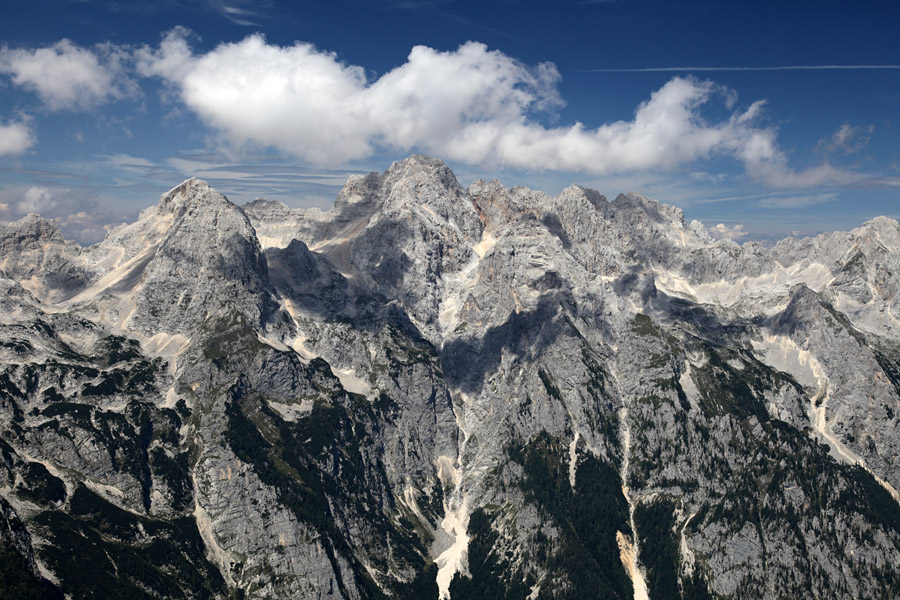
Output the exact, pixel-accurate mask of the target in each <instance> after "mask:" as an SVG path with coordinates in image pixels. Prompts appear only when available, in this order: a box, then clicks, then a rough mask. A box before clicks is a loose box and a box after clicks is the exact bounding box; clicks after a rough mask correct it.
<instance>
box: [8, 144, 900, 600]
mask: <svg viewBox="0 0 900 600" xmlns="http://www.w3.org/2000/svg"><path fill="white" fill-rule="evenodd" d="M0 276H2V278H0V287H2V293H0V597H3V598H63V597H67V598H73V599H80V598H103V599H116V598H123V599H124V598H128V599H132V598H172V599H175V598H222V599H226V598H247V599H251V598H253V599H256V598H266V599H284V598H293V599H300V600H306V599H319V598H348V599H379V598H400V599H416V600H419V599H422V600H427V599H437V598H442V599H446V598H452V599H453V600H465V599H475V600H480V599H507V598H508V599H511V600H512V599H517V600H522V599H525V598H529V599H532V600H534V599H541V600H543V599H550V598H559V599H563V598H565V599H579V598H591V599H595V598H596V599H617V598H618V599H623V600H624V599H632V598H633V599H635V600H644V599H648V598H649V599H652V600H669V599H677V598H680V599H683V600H689V599H691V600H699V599H713V598H717V599H725V598H768V599H779V598H784V599H792V600H793V599H795V598H829V599H843V598H847V599H850V598H853V599H857V598H897V597H900V496H898V493H897V489H900V428H898V424H900V320H898V319H900V225H898V223H897V222H896V221H893V220H891V219H887V218H883V217H882V218H877V219H875V220H873V221H870V222H868V223H866V224H864V225H863V226H862V227H859V228H858V229H855V230H853V231H851V232H849V233H828V234H823V235H820V236H818V237H816V238H809V239H802V240H800V239H787V240H784V241H781V242H779V243H778V244H777V245H775V246H774V247H773V248H765V247H763V246H761V245H759V244H755V243H746V244H744V245H742V246H739V245H737V244H736V243H734V242H732V241H727V240H722V241H714V240H712V239H711V238H710V237H709V236H708V235H707V233H706V231H705V229H704V227H703V226H702V225H701V224H700V223H698V222H693V223H690V224H686V223H685V221H684V218H683V215H682V213H681V211H680V210H678V209H676V208H673V207H670V206H666V205H663V204H659V203H657V202H656V201H654V200H651V199H649V198H645V197H643V196H640V195H637V194H625V195H621V196H619V197H618V198H616V199H615V200H613V201H608V200H607V199H606V198H604V197H603V196H601V195H600V194H598V193H597V192H594V191H591V190H589V189H585V188H582V187H578V186H572V187H569V188H567V189H565V190H564V191H563V192H562V193H560V194H559V195H558V196H555V197H550V196H547V195H545V194H543V193H541V192H536V191H531V190H528V189H525V188H522V187H513V188H504V187H503V186H502V185H501V184H500V183H499V182H497V181H492V182H484V181H477V182H475V183H473V184H472V185H471V186H470V187H469V188H468V189H464V188H463V187H461V186H460V185H459V183H458V182H457V180H456V178H455V176H454V175H453V173H452V172H451V171H450V169H449V168H447V166H445V165H444V164H443V163H442V162H441V161H439V160H435V159H430V158H425V157H422V156H412V157H410V158H408V159H407V160H404V161H401V162H397V163H394V164H393V165H392V166H391V167H390V168H389V169H388V170H387V171H385V172H384V173H381V174H379V173H372V174H370V175H367V176H353V177H351V178H350V179H349V181H348V182H347V184H346V185H345V187H344V188H343V191H342V192H341V193H340V195H339V196H338V198H337V201H336V202H335V204H334V207H333V208H332V209H331V210H330V211H327V212H322V211H319V210H318V209H310V210H301V209H290V208H288V207H286V206H285V205H283V204H280V203H275V202H269V201H265V200H257V201H254V202H252V203H250V204H248V205H246V206H242V207H241V206H236V205H234V204H232V203H231V202H229V201H228V199H227V198H226V197H225V196H223V195H222V194H221V193H219V192H217V191H215V190H213V189H211V188H210V187H209V186H208V185H207V184H206V183H205V182H203V181H200V180H197V179H191V180H188V181H185V182H184V183H182V184H181V185H179V186H178V187H176V188H174V189H173V190H171V191H169V192H168V193H166V194H164V195H163V196H162V199H161V200H160V202H159V204H157V205H156V206H153V207H151V208H148V209H146V210H145V211H143V212H142V213H141V215H140V217H139V218H138V220H137V221H136V222H134V223H131V224H127V225H122V226H120V227H118V228H116V229H114V230H112V231H110V232H109V234H108V235H107V237H106V239H105V240H104V241H103V242H101V243H99V244H96V245H94V246H90V247H87V248H84V247H81V246H79V245H78V244H76V243H74V242H70V241H66V240H65V239H63V237H62V235H61V234H60V232H59V230H58V228H57V227H56V225H55V223H54V222H53V221H50V220H47V219H43V218H41V217H39V216H36V215H31V216H28V217H26V218H24V219H21V220H20V221H18V222H15V223H11V224H8V225H4V226H2V227H0Z"/></svg>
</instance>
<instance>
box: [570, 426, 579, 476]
mask: <svg viewBox="0 0 900 600" xmlns="http://www.w3.org/2000/svg"><path fill="white" fill-rule="evenodd" d="M580 437H581V433H579V432H577V431H576V432H575V438H574V439H573V440H572V442H571V443H570V444H569V485H570V486H572V489H573V490H574V489H575V472H576V470H577V468H578V439H579V438H580Z"/></svg>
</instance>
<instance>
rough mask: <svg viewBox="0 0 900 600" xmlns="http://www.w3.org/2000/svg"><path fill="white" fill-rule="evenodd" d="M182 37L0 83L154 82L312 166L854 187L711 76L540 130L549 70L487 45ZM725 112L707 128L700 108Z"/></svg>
mask: <svg viewBox="0 0 900 600" xmlns="http://www.w3.org/2000/svg"><path fill="white" fill-rule="evenodd" d="M191 37H192V34H191V32H190V31H189V30H187V29H185V28H181V27H178V28H175V29H173V30H171V31H169V32H168V33H166V34H165V35H164V37H163V39H162V42H161V43H160V44H159V45H158V46H157V47H149V46H143V47H139V48H134V47H128V46H115V45H113V44H109V43H106V44H99V45H97V46H94V47H93V48H86V47H80V46H77V45H76V44H73V43H72V42H70V41H69V40H65V39H64V40H61V41H59V42H57V43H56V44H54V45H52V46H49V47H42V48H35V49H10V48H3V49H2V50H0V73H3V74H6V75H8V76H9V77H10V80H11V82H12V83H13V84H14V85H16V86H20V87H21V88H23V89H25V90H28V91H31V92H33V93H35V94H36V95H37V97H38V98H39V99H40V101H41V103H42V105H43V108H44V109H45V110H47V111H88V110H92V109H97V108H98V107H100V106H101V105H103V104H105V103H108V102H113V101H117V100H123V99H129V98H137V97H138V96H139V95H140V93H141V91H140V85H139V82H140V81H142V80H143V79H146V78H159V79H161V80H162V81H164V82H165V84H166V85H167V86H168V88H169V90H170V94H169V96H170V98H171V99H174V101H176V102H178V103H180V104H182V105H183V106H185V107H187V108H189V109H190V110H191V111H193V112H194V113H195V114H196V115H197V116H198V117H199V118H200V119H201V120H202V121H203V122H205V123H206V124H207V125H209V126H210V127H211V128H212V129H213V130H214V131H216V132H217V134H218V136H219V139H220V141H221V142H223V143H224V144H225V145H227V146H229V147H237V148H239V147H244V146H248V145H250V146H256V147H261V148H274V149H277V150H279V151H282V152H285V153H289V154H291V155H293V156H296V157H299V158H301V159H303V160H305V161H307V162H309V163H311V164H314V165H320V166H338V165H342V164H346V163H347V162H348V161H351V160H355V159H362V158H366V157H369V156H372V155H373V154H374V153H375V152H376V151H377V150H378V149H382V148H387V149H391V150H397V151H403V152H412V151H418V152H425V153H429V154H434V155H437V156H440V157H442V158H445V159H448V160H455V161H459V162H462V163H466V164H477V165H482V166H489V167H498V168H515V169H523V170H551V171H566V172H581V173H588V174H592V175H611V174H619V173H628V172H636V171H648V170H660V169H661V170H666V169H674V168H676V167H680V166H683V165H685V164H690V163H694V162H697V161H703V160H710V159H718V158H723V157H724V158H729V159H733V160H735V161H737V162H738V163H740V164H742V165H743V167H744V169H745V171H746V172H747V173H748V174H749V175H750V176H752V177H753V178H755V179H757V180H758V181H760V182H762V183H763V184H765V185H768V186H771V187H775V188H802V187H813V186H819V185H823V184H846V183H849V182H852V181H854V180H856V179H859V177H860V175H859V174H857V173H854V172H852V171H848V170H843V169H839V168H835V167H832V166H830V165H829V164H828V163H827V162H824V163H822V164H820V165H818V166H815V167H812V168H809V169H806V170H802V171H796V170H793V169H792V168H790V166H789V165H788V160H787V157H786V155H785V153H784V152H783V151H782V150H781V149H780V148H779V145H778V141H777V130H776V129H775V128H774V127H766V126H764V125H762V124H761V122H762V114H763V112H764V105H765V101H764V100H757V101H755V102H753V103H752V104H750V105H749V106H746V107H744V108H736V94H735V92H734V91H732V90H729V89H727V88H725V87H723V86H719V85H716V84H715V83H713V82H711V81H708V80H699V79H694V78H685V77H677V76H676V77H673V78H672V79H670V80H669V81H668V83H666V84H665V85H663V86H662V87H661V88H659V89H657V90H655V91H654V92H652V93H651V94H650V97H649V99H647V100H645V101H643V102H641V103H640V105H639V106H638V107H637V108H636V110H635V112H634V117H633V119H632V120H630V121H624V120H623V121H615V122H610V123H606V124H602V125H600V126H598V127H596V128H593V129H591V128H586V127H585V126H584V125H582V124H581V123H579V122H576V123H574V124H571V125H565V126H547V125H545V124H544V123H543V122H542V121H546V120H547V119H546V117H548V116H550V117H552V115H553V114H554V111H555V110H556V109H558V108H560V107H561V106H563V105H564V101H563V99H562V97H561V95H560V93H559V88H558V86H559V82H560V80H561V76H560V73H559V72H558V70H557V68H556V66H555V65H554V64H552V63H540V64H538V65H535V66H529V65H526V64H523V63H522V62H520V61H518V60H516V59H514V58H512V57H510V56H508V55H506V54H504V53H503V52H500V51H498V50H489V49H488V48H487V47H486V46H485V45H484V44H480V43H477V42H467V43H464V44H462V45H461V46H459V47H458V49H456V50H454V51H446V52H441V51H437V50H435V49H432V48H429V47H427V46H416V47H414V48H412V50H411V52H410V53H409V56H408V58H407V60H406V62H405V63H404V64H402V65H400V66H398V67H395V68H394V69H392V70H390V71H388V72H387V73H385V74H383V75H381V76H380V77H378V78H376V79H373V80H370V79H369V78H368V77H367V75H366V71H365V69H364V68H363V67H362V66H357V65H348V64H344V63H343V62H341V61H340V60H339V59H338V58H337V56H336V55H335V54H334V53H331V52H326V51H322V50H319V49H318V48H316V47H315V46H314V45H312V44H308V43H303V42H296V43H294V44H293V45H291V46H279V45H274V44H269V43H268V42H267V41H266V39H265V37H263V36H262V35H261V34H253V35H249V36H247V37H245V38H244V39H243V40H241V41H239V42H233V43H223V44H220V45H218V46H217V47H215V48H213V49H212V50H209V51H207V52H205V53H196V52H195V51H194V50H193V48H192V47H191ZM710 108H715V109H717V110H718V112H720V113H721V112H722V111H723V110H724V111H725V113H726V116H725V117H724V118H719V119H717V120H712V121H710V120H707V119H706V118H705V117H704V114H705V113H706V112H709V111H708V110H707V109H710ZM35 143H36V141H35V137H34V135H33V134H32V132H31V131H30V129H29V126H28V121H27V119H25V118H22V119H20V120H18V121H8V122H7V124H5V125H0V154H7V155H10V154H16V153H22V152H25V151H27V150H28V149H29V148H31V147H33V146H34V145H35Z"/></svg>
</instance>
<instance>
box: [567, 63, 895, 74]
mask: <svg viewBox="0 0 900 600" xmlns="http://www.w3.org/2000/svg"><path fill="white" fill-rule="evenodd" d="M897 69H900V65H774V66H768V67H634V68H631V67H627V68H614V69H586V70H585V72H587V73H706V72H709V73H712V72H727V71H878V70H887V71H891V70H897Z"/></svg>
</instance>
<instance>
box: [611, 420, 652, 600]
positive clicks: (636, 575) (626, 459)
mask: <svg viewBox="0 0 900 600" xmlns="http://www.w3.org/2000/svg"><path fill="white" fill-rule="evenodd" d="M619 424H620V432H621V436H622V455H623V458H622V471H621V473H620V477H621V478H622V495H623V496H625V501H626V502H627V503H628V523H629V525H630V526H631V534H632V539H631V540H629V539H628V537H627V536H626V535H625V534H624V533H622V532H621V531H617V532H616V543H617V544H618V546H619V558H620V559H621V560H622V564H623V565H624V566H625V569H626V570H627V571H628V577H629V578H630V579H631V584H632V586H633V587H634V600H650V593H649V591H648V588H647V582H646V581H645V580H644V574H643V572H642V571H641V568H640V565H639V564H638V553H639V552H640V545H639V544H638V536H637V527H635V523H634V509H635V506H636V503H635V502H634V500H632V498H631V494H630V493H629V488H628V470H629V467H630V465H631V425H630V424H629V423H628V408H627V407H622V408H621V409H620V410H619Z"/></svg>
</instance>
